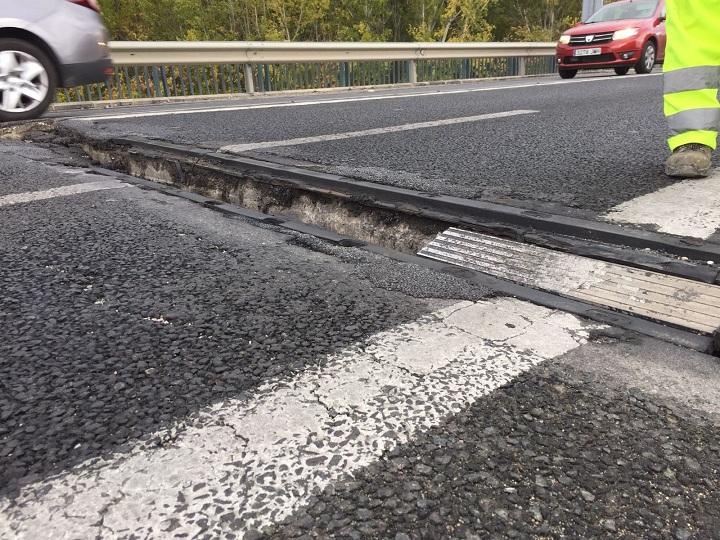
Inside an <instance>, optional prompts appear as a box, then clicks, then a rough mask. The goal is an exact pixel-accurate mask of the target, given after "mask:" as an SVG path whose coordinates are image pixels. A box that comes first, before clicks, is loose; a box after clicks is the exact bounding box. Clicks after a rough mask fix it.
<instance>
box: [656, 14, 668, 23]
mask: <svg viewBox="0 0 720 540" xmlns="http://www.w3.org/2000/svg"><path fill="white" fill-rule="evenodd" d="M666 19H667V17H666V16H665V15H660V16H658V18H657V23H658V24H660V23H664V22H665V20H666Z"/></svg>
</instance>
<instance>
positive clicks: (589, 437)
mask: <svg viewBox="0 0 720 540" xmlns="http://www.w3.org/2000/svg"><path fill="white" fill-rule="evenodd" d="M0 153H1V155H2V160H0V178H1V179H2V191H1V192H0V219H1V220H2V228H1V232H0V246H1V247H0V249H1V250H2V253H3V265H2V270H0V280H1V282H2V288H3V295H2V299H1V300H0V317H2V326H3V329H4V340H3V342H2V344H0V359H1V363H0V389H1V393H0V459H1V460H2V461H1V462H0V463H2V467H1V468H0V475H1V476H0V486H1V487H0V537H2V538H8V539H10V538H33V539H35V538H49V537H52V538H96V537H102V538H120V537H123V538H129V537H135V538H140V537H180V536H192V537H226V538H233V537H244V538H265V537H267V538H289V537H311V538H312V537H318V538H324V537H335V538H396V539H405V538H475V537H486V536H493V535H494V536H498V537H513V536H515V537H527V536H529V537H548V536H555V537H560V536H570V537H578V536H582V537H587V536H625V537H638V536H653V537H668V538H691V537H697V538H710V537H713V536H714V535H715V534H716V532H717V530H720V512H719V511H718V508H720V500H719V499H718V493H720V486H718V485H717V484H718V468H719V467H720V457H719V456H720V452H719V451H720V437H718V422H719V421H720V391H719V390H718V388H720V385H718V382H719V380H718V379H719V377H718V373H717V361H716V360H715V359H713V358H710V357H707V356H704V355H701V354H697V353H692V352H689V351H687V350H683V349H680V348H676V347H674V346H671V345H667V344H663V343H661V342H657V341H653V340H649V339H646V338H641V337H640V336H636V335H632V334H628V333H625V332H622V331H618V330H615V329H612V328H603V327H599V326H598V325H596V324H594V323H590V322H588V321H583V320H580V319H577V318H576V317H574V316H572V315H568V314H565V313H561V312H556V311H552V310H548V309H545V308H541V307H538V306H533V305H530V304H526V303H524V302H520V301H517V300H513V299H509V298H497V297H494V296H493V294H492V291H488V290H484V289H478V288H472V287H470V286H469V285H468V284H467V283H465V282H463V281H460V280H457V281H455V280H453V279H452V278H449V277H448V276H447V275H440V274H436V273H434V272H432V271H430V270H427V269H425V268H422V267H417V266H413V265H407V264H399V263H395V262H393V261H391V260H389V259H386V258H383V257H380V256H377V255H372V254H370V253H368V252H366V251H363V250H361V249H357V248H342V247H337V246H333V245H330V244H327V243H324V242H322V241H319V240H316V239H313V238H311V237H306V236H302V235H298V234H295V233H292V234H291V233H288V232H287V231H286V230H282V229H277V228H272V227H267V226H262V227H260V226H258V225H257V224H255V223H251V222H245V221H243V220H239V219H230V218H228V217H226V216H224V215H222V214H219V213H217V212H215V211H213V210H211V209H208V208H205V207H202V206H199V205H195V204H193V203H191V202H188V201H186V200H183V199H178V198H174V197H168V196H166V195H162V194H160V193H157V192H154V191H152V190H147V189H139V188H138V187H134V186H132V185H131V184H128V183H127V178H125V177H113V176H101V175H97V174H90V173H88V171H87V169H85V168H84V167H85V166H86V163H85V162H84V159H83V157H82V156H79V155H76V154H73V153H71V152H70V151H68V150H67V149H62V148H57V147H51V146H40V145H34V144H28V143H17V142H3V143H2V145H1V146H0ZM50 531H52V533H50Z"/></svg>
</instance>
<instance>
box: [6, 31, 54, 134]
mask: <svg viewBox="0 0 720 540" xmlns="http://www.w3.org/2000/svg"><path fill="white" fill-rule="evenodd" d="M57 84H58V76H57V70H56V69H55V66H54V64H53V62H52V61H51V60H50V58H49V57H48V55H47V54H46V53H45V51H43V50H42V49H41V48H40V47H38V46H36V45H34V44H32V43H29V42H27V41H22V40H19V39H12V38H3V39H0V122H13V121H20V120H31V119H33V118H37V117H39V116H40V115H42V114H43V113H44V112H45V111H46V110H47V108H48V107H49V106H50V103H52V100H53V98H54V97H55V90H56V89H57Z"/></svg>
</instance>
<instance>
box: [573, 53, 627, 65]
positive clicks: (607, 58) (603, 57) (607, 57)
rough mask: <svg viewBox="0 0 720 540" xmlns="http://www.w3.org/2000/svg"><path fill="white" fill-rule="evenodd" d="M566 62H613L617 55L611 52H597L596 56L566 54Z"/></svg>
mask: <svg viewBox="0 0 720 540" xmlns="http://www.w3.org/2000/svg"><path fill="white" fill-rule="evenodd" d="M563 60H564V62H563V63H564V64H595V63H597V62H613V61H614V60H615V55H614V54H612V53H609V54H597V55H595V56H566V57H565V58H564V59H563Z"/></svg>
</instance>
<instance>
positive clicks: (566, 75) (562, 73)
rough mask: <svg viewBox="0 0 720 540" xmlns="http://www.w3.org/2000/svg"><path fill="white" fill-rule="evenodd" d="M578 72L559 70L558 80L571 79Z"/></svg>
mask: <svg viewBox="0 0 720 540" xmlns="http://www.w3.org/2000/svg"><path fill="white" fill-rule="evenodd" d="M577 72H578V70H577V69H561V70H560V78H561V79H572V78H573V77H574V76H575V75H577Z"/></svg>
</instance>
